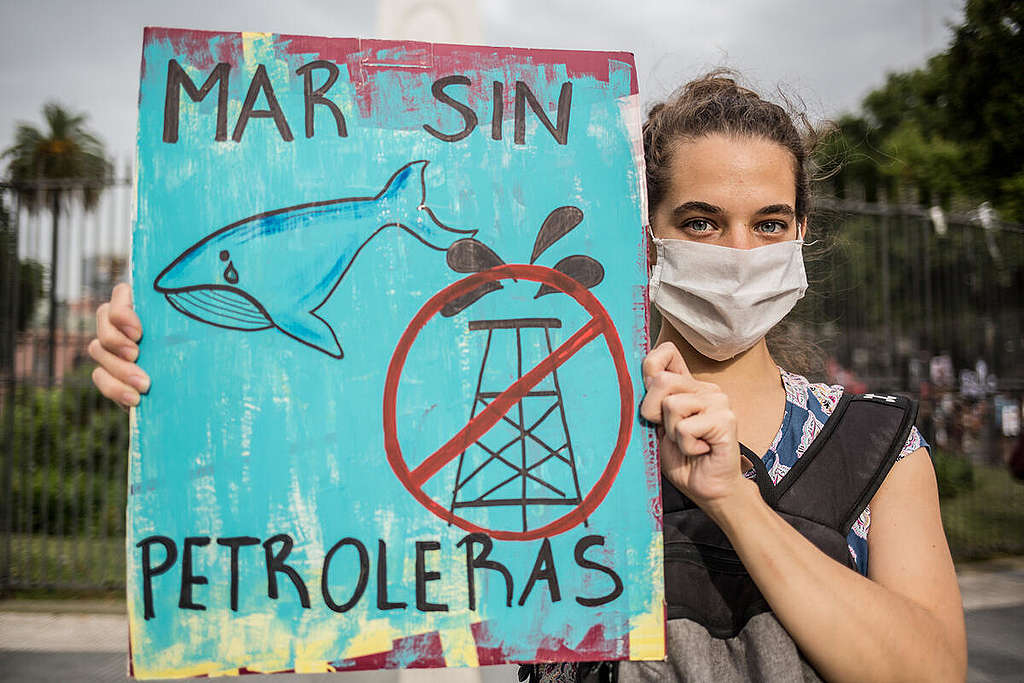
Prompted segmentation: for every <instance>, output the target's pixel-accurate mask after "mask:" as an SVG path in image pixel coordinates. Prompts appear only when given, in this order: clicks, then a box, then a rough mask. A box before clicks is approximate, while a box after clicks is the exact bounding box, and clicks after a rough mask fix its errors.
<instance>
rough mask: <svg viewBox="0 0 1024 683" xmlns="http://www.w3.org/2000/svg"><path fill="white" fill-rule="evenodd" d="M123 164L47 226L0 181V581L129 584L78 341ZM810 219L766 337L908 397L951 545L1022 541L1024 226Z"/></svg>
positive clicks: (110, 444)
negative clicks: (782, 330)
mask: <svg viewBox="0 0 1024 683" xmlns="http://www.w3.org/2000/svg"><path fill="white" fill-rule="evenodd" d="M130 176H131V173H130V172H128V173H126V174H125V179H124V180H120V181H117V182H114V183H110V184H106V185H104V186H103V187H102V188H100V189H102V193H101V194H100V198H99V201H98V203H97V204H96V205H95V206H94V207H93V208H92V209H91V210H86V209H85V208H84V204H83V202H82V197H83V194H82V193H83V186H82V185H81V184H75V183H57V184H54V183H49V184H47V185H46V186H45V188H42V189H49V190H53V189H59V190H61V198H60V210H59V212H58V215H57V216H56V218H57V221H56V226H55V224H54V215H53V213H54V212H53V210H52V208H50V205H49V204H46V203H44V205H43V206H41V207H38V208H37V207H36V206H33V205H30V204H28V203H26V201H25V200H24V196H25V195H26V192H25V190H26V187H25V186H21V187H14V186H11V185H0V237H2V244H3V249H2V250H0V265H2V268H0V281H2V282H3V295H2V296H0V313H2V316H0V317H2V319H0V381H2V387H0V389H2V391H0V418H2V421H0V454H2V458H3V461H2V471H0V501H2V503H0V514H2V516H3V518H2V538H0V591H10V590H19V591H25V590H35V589H40V590H53V589H58V590H89V591H94V590H97V589H109V590H117V589H120V588H123V586H124V581H125V577H124V509H125V500H126V490H125V482H126V479H127V477H126V459H127V450H128V425H127V417H126V415H125V414H124V412H122V411H121V410H120V409H118V408H117V407H115V406H114V405H113V404H111V403H110V402H108V401H106V400H105V399H103V398H102V397H100V396H99V394H98V392H97V391H96V390H95V389H94V388H93V387H92V384H91V380H90V372H91V369H92V364H91V362H90V361H89V360H88V358H87V355H86V352H85V347H86V344H87V342H88V340H89V339H91V338H92V336H93V333H94V325H95V322H94V313H95V310H96V307H97V306H98V305H99V304H100V303H101V302H102V301H105V300H106V299H107V298H108V297H109V295H110V290H111V288H112V287H113V285H114V284H115V283H116V282H118V281H120V280H122V279H124V278H125V277H126V276H127V273H126V267H127V252H128V244H129V234H130V221H131V216H130V213H131V183H130V180H128V179H127V178H130ZM29 189H36V190H38V189H41V187H40V186H37V187H34V188H29ZM811 225H812V234H811V236H810V239H811V240H815V239H818V240H819V242H818V243H817V244H816V245H813V246H810V247H807V249H806V253H807V260H808V272H809V279H810V280H811V291H810V294H809V295H808V296H807V297H806V298H805V299H804V300H803V301H801V302H800V304H799V305H798V309H797V310H796V311H794V313H793V315H792V316H791V317H790V319H791V322H789V323H788V327H789V329H790V333H791V335H790V336H787V337H785V338H784V339H783V340H782V341H781V342H776V344H777V345H778V343H782V344H784V345H786V346H788V347H790V348H788V349H785V350H789V351H792V350H796V351H804V350H806V349H804V348H801V347H804V346H806V347H807V349H810V350H811V351H814V353H811V354H809V355H807V354H801V353H798V354H796V357H799V356H800V355H804V356H805V360H806V358H810V359H811V363H810V365H809V366H808V367H796V368H794V369H797V370H801V371H804V372H805V373H807V374H809V375H811V376H812V378H813V379H816V380H827V381H831V382H835V383H841V384H844V385H845V386H847V387H848V388H849V389H850V390H853V391H864V390H872V391H880V392H901V393H906V394H909V395H912V396H914V397H915V398H919V399H920V400H921V413H920V417H919V420H918V426H919V428H920V429H921V430H922V432H923V433H924V435H925V437H926V438H927V439H928V440H929V441H930V442H931V443H932V444H933V446H935V448H934V449H933V458H935V465H936V470H937V471H938V473H939V475H940V476H939V479H940V486H941V487H944V492H943V493H944V496H945V497H944V498H943V512H944V519H945V523H946V527H947V533H948V534H949V536H950V541H951V545H953V546H954V551H955V552H957V554H958V555H959V556H961V557H970V556H975V555H984V554H990V553H998V552H1024V527H1020V526H1015V524H1016V523H1017V522H1018V521H1019V520H1021V519H1024V494H1022V493H1021V492H1022V491H1024V486H1021V485H1019V484H1017V483H1015V482H1013V481H1012V480H1011V479H1010V477H1009V476H1008V475H1007V468H1006V466H1005V464H1006V460H1007V458H1008V454H1009V451H1010V449H1011V448H1012V446H1013V444H1014V441H1015V438H1016V435H1017V434H1018V433H1019V431H1020V422H1021V398H1022V394H1024V328H1022V313H1024V297H1022V296H1021V292H1022V291H1024V229H1022V228H1021V226H1019V225H1009V224H1006V223H1001V222H999V221H996V220H992V217H991V216H990V215H988V214H985V213H984V212H981V213H976V214H970V215H967V214H965V215H949V216H947V215H940V214H936V215H933V212H931V211H928V210H924V209H921V208H918V207H911V206H890V205H877V204H863V203H857V202H849V201H846V202H831V203H829V202H825V203H822V204H821V206H820V208H819V209H817V210H816V214H815V215H814V216H813V217H812V219H811ZM55 256H56V264H57V265H56V267H53V263H54V257H55ZM55 275H56V278H54V276H55ZM788 355H789V354H780V356H781V357H787V356H788ZM786 362H787V361H785V360H783V364H786ZM794 362H796V361H794ZM805 365H806V363H805ZM958 487H959V489H962V491H960V490H958ZM958 544H959V545H958Z"/></svg>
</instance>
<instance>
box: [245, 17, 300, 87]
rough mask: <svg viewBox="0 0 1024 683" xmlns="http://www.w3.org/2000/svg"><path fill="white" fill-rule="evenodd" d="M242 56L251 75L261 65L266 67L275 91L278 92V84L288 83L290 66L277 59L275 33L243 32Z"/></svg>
mask: <svg viewBox="0 0 1024 683" xmlns="http://www.w3.org/2000/svg"><path fill="white" fill-rule="evenodd" d="M242 56H243V57H244V58H245V68H246V69H247V70H248V72H249V73H254V72H255V71H256V67H257V66H258V65H260V64H262V65H263V66H264V67H266V69H267V76H269V77H270V80H271V82H272V83H274V85H275V87H274V89H275V90H277V84H278V83H281V82H282V81H284V82H287V79H288V77H289V74H288V66H287V64H285V63H284V61H282V60H279V59H278V58H277V53H276V51H275V49H274V34H273V33H259V32H255V31H243V32H242Z"/></svg>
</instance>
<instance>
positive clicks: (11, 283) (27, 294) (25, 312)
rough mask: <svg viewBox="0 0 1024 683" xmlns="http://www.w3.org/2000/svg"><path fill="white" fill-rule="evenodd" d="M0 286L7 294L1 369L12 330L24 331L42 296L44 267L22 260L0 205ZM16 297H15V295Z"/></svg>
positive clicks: (1, 306) (0, 311)
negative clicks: (19, 257)
mask: <svg viewBox="0 0 1024 683" xmlns="http://www.w3.org/2000/svg"><path fill="white" fill-rule="evenodd" d="M0 287H2V288H3V290H4V291H5V292H8V294H7V295H6V296H5V297H3V299H2V300H0V334H3V339H0V368H5V369H6V364H7V363H8V362H9V360H10V348H9V336H10V332H11V331H12V328H13V330H14V331H17V332H21V331H23V330H24V329H25V327H26V325H27V324H28V321H29V319H30V317H31V316H32V312H33V311H34V310H35V306H36V301H38V299H39V297H40V296H41V295H42V293H43V266H42V265H41V264H40V263H38V262H36V261H32V260H27V261H20V260H19V259H18V253H17V238H16V235H15V233H14V226H13V225H12V221H11V215H10V213H9V212H8V210H7V207H5V206H3V205H2V204H0ZM12 294H16V296H12Z"/></svg>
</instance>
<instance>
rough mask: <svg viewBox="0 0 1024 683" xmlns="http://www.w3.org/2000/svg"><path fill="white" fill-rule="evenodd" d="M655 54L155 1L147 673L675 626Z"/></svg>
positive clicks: (601, 638) (142, 441) (139, 236)
mask: <svg viewBox="0 0 1024 683" xmlns="http://www.w3.org/2000/svg"><path fill="white" fill-rule="evenodd" d="M640 150H641V148H640V120H639V105H638V98H637V84H636V73H635V68H634V65H633V59H632V56H631V55H630V54H628V53H621V52H607V53H605V52H575V51H556V50H527V49H514V48H494V47H469V46H460V45H440V44H427V43H411V42H388V41H381V40H360V39H336V38H317V37H308V36H289V35H277V34H262V33H261V34H253V33H212V32H203V31H193V30H180V29H164V28H150V29H147V30H146V32H145V36H144V47H143V63H142V79H141V88H140V96H139V130H138V155H139V163H138V183H137V202H136V224H135V230H134V237H133V251H132V258H133V264H132V274H133V275H132V277H133V282H132V288H133V293H134V301H135V306H136V308H137V310H138V312H139V315H140V316H141V318H142V321H143V326H144V330H145V336H144V338H143V340H142V344H141V355H140V361H139V362H140V364H141V365H142V366H143V367H144V368H145V369H146V370H147V371H148V372H149V373H150V375H151V376H152V389H151V391H150V393H149V395H148V396H147V397H146V398H145V400H144V401H143V402H142V404H141V405H140V406H139V407H138V408H137V409H136V410H135V411H134V412H133V430H132V437H133V438H132V452H131V461H130V471H129V481H130V497H129V509H128V514H129V534H128V542H127V553H128V599H129V615H130V627H131V628H130V633H131V653H132V666H133V674H134V675H135V676H138V677H145V678H149V677H161V676H193V675H202V674H210V675H216V674H230V673H238V672H247V671H250V672H251V671H260V672H269V671H299V672H309V671H332V670H337V671H344V670H353V669H367V668H394V667H441V666H477V665H486V664H498V663H504V662H514V661H545V660H596V659H628V658H632V659H659V658H662V657H663V655H664V642H663V633H664V630H663V624H664V622H663V585H662V545H661V533H660V504H659V501H660V497H659V489H658V484H659V474H658V464H657V458H656V451H655V449H654V446H653V443H652V441H651V433H650V430H648V429H647V428H645V427H643V426H641V424H640V423H639V422H638V420H637V410H636V406H637V403H638V402H639V399H640V397H641V396H642V391H643V387H642V382H641V377H640V361H641V360H642V358H643V355H644V353H645V351H646V345H647V332H646V317H647V307H646V299H645V284H646V270H645V267H646V266H645V255H644V251H643V248H644V247H643V238H642V235H643V225H644V223H645V212H646V209H645V206H644V189H643V172H642V154H641V151H640Z"/></svg>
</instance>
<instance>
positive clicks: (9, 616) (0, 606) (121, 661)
mask: <svg viewBox="0 0 1024 683" xmlns="http://www.w3.org/2000/svg"><path fill="white" fill-rule="evenodd" d="M958 575H959V578H960V590H961V593H962V594H963V601H964V610H965V612H966V615H967V648H968V675H967V680H968V681H972V682H976V683H990V682H995V681H1000V682H1001V681H1021V680H1024V558H1010V559H1005V560H995V561H992V562H987V563H982V564H977V565H968V566H966V567H963V568H961V569H960V571H959V572H958ZM123 610H124V605H123V604H122V603H117V602H96V601H76V602H46V601H38V600H32V601H8V602H0V681H26V682H36V681H40V682H41V681H124V680H127V676H126V666H127V664H126V655H125V651H126V646H127V642H128V627H127V621H126V618H125V617H124V614H123ZM264 680H265V681H268V683H284V682H287V683H300V682H301V683H307V682H311V683H323V681H325V680H331V681H338V682H339V683H433V682H435V681H446V682H447V681H451V682H452V683H498V682H499V681H501V682H505V683H511V682H513V681H515V680H516V676H515V667H512V666H498V667H483V668H481V669H479V670H476V669H449V670H444V671H437V670H421V671H385V672H359V673H348V674H335V675H334V676H330V677H327V678H325V677H324V676H319V675H297V676H289V677H284V676H272V677H271V676H247V677H246V678H245V682H246V683H250V682H251V683H258V682H259V681H264Z"/></svg>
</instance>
